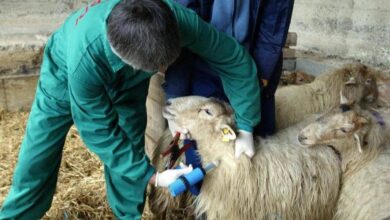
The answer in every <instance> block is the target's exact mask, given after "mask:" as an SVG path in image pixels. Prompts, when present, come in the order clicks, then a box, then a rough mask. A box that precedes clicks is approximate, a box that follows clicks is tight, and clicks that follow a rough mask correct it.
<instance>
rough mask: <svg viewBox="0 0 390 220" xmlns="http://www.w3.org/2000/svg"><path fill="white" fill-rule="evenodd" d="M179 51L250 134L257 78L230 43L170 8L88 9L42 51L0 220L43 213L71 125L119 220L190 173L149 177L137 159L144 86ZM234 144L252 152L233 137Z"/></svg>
mask: <svg viewBox="0 0 390 220" xmlns="http://www.w3.org/2000/svg"><path fill="white" fill-rule="evenodd" d="M181 47H185V48H187V49H189V50H191V51H192V52H194V53H196V54H198V55H199V56H200V57H202V58H204V59H205V60H206V61H207V62H208V63H210V64H211V66H212V67H213V68H215V69H216V70H217V71H218V73H219V74H220V75H221V78H222V81H223V85H224V89H225V91H226V94H227V95H228V98H229V100H230V101H231V104H232V106H233V108H234V110H235V117H236V121H237V127H238V128H239V129H243V130H247V131H251V129H252V128H253V127H254V126H255V125H256V124H257V123H258V122H259V120H260V118H259V117H260V113H259V111H260V106H259V105H260V104H259V101H258V100H260V97H259V93H260V91H259V85H258V79H257V76H256V72H257V71H256V66H255V63H254V62H253V60H252V59H251V57H250V55H249V54H248V53H247V52H245V50H244V49H243V48H242V47H241V46H239V44H238V43H236V41H235V40H233V38H231V37H228V36H226V35H224V34H222V33H220V32H217V31H216V30H215V29H214V28H213V27H211V26H210V25H209V24H207V23H205V22H203V21H202V20H201V19H199V18H198V17H197V15H196V14H195V13H194V12H193V11H190V10H188V9H186V8H183V7H181V6H180V5H178V4H176V3H174V2H172V1H171V0H125V1H120V0H96V1H95V2H93V3H91V4H89V5H88V6H86V7H85V8H82V9H80V10H78V11H76V12H74V13H73V14H72V15H70V17H69V18H68V19H67V20H66V21H65V23H64V24H63V25H62V26H61V27H60V28H59V29H58V30H57V31H55V32H54V33H53V35H52V36H51V37H50V39H49V40H48V42H47V46H46V49H45V53H44V59H43V64H42V66H41V75H40V79H39V82H38V86H37V92H36V97H35V101H34V103H33V106H32V109H31V113H30V118H29V120H28V124H27V128H26V135H25V137H24V140H23V143H22V146H21V150H20V154H19V160H18V164H17V166H16V169H15V173H14V178H13V182H12V186H11V189H10V192H9V195H8V197H7V198H6V200H5V201H4V203H3V206H2V208H1V210H0V219H28V220H31V219H39V218H41V217H42V216H43V215H44V213H45V212H46V211H47V210H48V209H49V208H50V205H51V201H52V198H53V194H54V191H55V186H56V182H57V176H58V170H59V166H60V162H61V154H62V148H63V145H64V141H65V136H66V134H67V132H68V130H69V128H70V126H71V125H72V124H73V123H75V125H76V127H77V129H78V131H79V132H80V135H81V137H82V139H83V141H84V142H85V144H86V145H87V147H88V148H89V149H90V150H91V151H92V152H94V153H95V154H97V155H98V156H99V158H100V160H101V161H102V162H103V164H104V172H105V179H106V184H107V199H108V202H109V204H110V207H111V208H112V210H113V212H114V214H115V216H116V217H117V218H118V219H140V218H141V214H142V211H143V207H144V200H145V189H146V186H147V184H148V183H151V184H156V185H157V186H160V187H167V186H168V185H169V184H170V183H172V182H173V181H174V180H176V179H177V178H178V177H179V176H180V175H183V174H185V173H188V172H189V171H191V168H190V167H189V168H183V169H179V170H167V171H164V172H162V173H159V174H155V169H154V168H153V167H152V166H151V165H150V163H149V160H148V158H147V157H146V155H145V152H144V131H145V125H146V109H145V100H146V96H147V92H148V85H149V79H150V77H151V76H152V75H153V73H155V72H157V71H158V70H159V69H164V68H166V67H167V66H169V65H170V64H171V63H173V62H174V60H175V59H176V58H177V57H178V55H179V53H180V49H181ZM251 141H252V143H251ZM237 142H238V143H240V144H241V147H242V146H249V148H250V147H252V146H253V140H248V139H246V140H245V139H244V140H240V135H239V136H238V140H237ZM243 143H244V145H243ZM246 143H248V144H246ZM245 144H246V145H245ZM236 147H237V143H236ZM252 148H253V147H252ZM252 151H253V149H252Z"/></svg>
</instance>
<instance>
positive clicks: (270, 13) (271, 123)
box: [164, 0, 294, 136]
mask: <svg viewBox="0 0 390 220" xmlns="http://www.w3.org/2000/svg"><path fill="white" fill-rule="evenodd" d="M176 1H177V2H179V3H181V4H182V5H184V6H186V7H188V8H191V9H193V10H194V11H195V12H196V13H198V14H199V15H200V16H201V17H202V18H203V19H204V20H206V21H207V22H209V23H210V24H212V25H213V26H215V27H216V28H217V29H218V30H220V31H222V32H225V33H226V34H228V35H230V36H232V37H234V38H235V39H236V40H237V41H238V42H240V43H241V45H243V46H244V47H245V48H246V49H247V50H248V51H250V52H251V55H252V57H253V58H254V60H255V62H256V65H257V69H258V75H259V78H261V79H266V80H268V86H267V87H265V88H263V90H262V98H261V99H262V100H261V104H262V107H261V111H262V112H261V116H262V117H261V122H260V124H259V126H257V127H256V128H255V133H257V134H259V135H263V136H265V135H271V134H273V133H274V132H275V100H274V99H275V98H274V94H275V91H276V88H277V85H278V83H279V78H280V75H281V72H282V61H283V56H282V48H283V46H284V44H285V42H286V37H287V33H288V28H289V25H290V20H291V15H292V9H293V5H294V0H284V1H279V0H176ZM164 88H165V92H166V93H167V98H174V97H180V96H186V95H200V96H205V97H216V98H219V99H222V100H225V101H228V99H227V97H226V96H225V94H224V90H223V87H222V83H221V80H220V78H219V76H218V75H217V74H216V71H214V70H213V69H212V68H211V67H210V66H209V65H208V64H207V63H206V62H204V61H202V60H201V59H200V58H198V57H197V56H195V55H194V54H192V53H190V52H189V51H186V50H184V51H183V52H182V54H181V57H180V58H179V59H178V60H177V61H176V62H175V63H174V64H173V65H172V66H171V67H170V68H169V69H168V71H167V73H166V84H165V86H164ZM259 101H260V100H259Z"/></svg>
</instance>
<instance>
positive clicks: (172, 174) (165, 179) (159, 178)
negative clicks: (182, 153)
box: [155, 164, 192, 187]
mask: <svg viewBox="0 0 390 220" xmlns="http://www.w3.org/2000/svg"><path fill="white" fill-rule="evenodd" d="M180 166H181V167H183V168H180V169H170V170H165V171H164V172H162V173H156V177H155V186H159V187H168V186H169V185H171V183H173V182H175V180H176V179H177V178H179V177H180V176H182V175H185V174H187V173H189V172H191V171H192V166H191V165H190V166H189V167H187V166H185V165H183V164H180Z"/></svg>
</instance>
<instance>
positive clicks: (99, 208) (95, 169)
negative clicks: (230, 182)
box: [0, 111, 174, 220]
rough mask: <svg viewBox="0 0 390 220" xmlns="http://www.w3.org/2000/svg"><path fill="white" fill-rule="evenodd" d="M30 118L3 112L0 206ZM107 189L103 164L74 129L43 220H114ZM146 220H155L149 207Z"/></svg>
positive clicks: (25, 115)
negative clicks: (53, 194) (106, 196)
mask: <svg viewBox="0 0 390 220" xmlns="http://www.w3.org/2000/svg"><path fill="white" fill-rule="evenodd" d="M27 118H28V113H23V112H17V113H7V112H5V113H4V112H3V113H1V111H0V173H1V178H0V204H2V202H3V200H4V198H5V196H6V195H7V193H8V190H9V186H10V184H11V179H12V174H13V170H14V167H15V164H16V161H17V157H18V152H19V146H20V143H21V141H22V138H23V135H24V129H25V123H26V120H27ZM104 187H105V184H104V178H103V168H102V164H101V163H100V162H99V160H98V159H97V157H96V156H95V155H93V154H91V153H90V152H89V151H88V150H87V148H86V147H85V146H84V144H83V143H82V141H81V140H80V138H79V136H78V134H77V131H76V129H74V128H72V129H71V130H70V132H69V134H68V137H67V140H66V144H65V147H64V151H63V157H62V164H61V168H60V174H59V178H58V184H57V191H56V194H55V196H54V200H53V204H52V207H51V209H50V210H49V211H48V212H47V213H46V215H45V217H44V218H43V219H114V216H113V214H112V213H111V211H110V209H109V207H108V205H107V202H106V200H105V188H104ZM143 219H145V220H148V219H152V214H151V213H150V211H148V208H147V207H146V208H145V212H144V214H143ZM173 219H174V218H173Z"/></svg>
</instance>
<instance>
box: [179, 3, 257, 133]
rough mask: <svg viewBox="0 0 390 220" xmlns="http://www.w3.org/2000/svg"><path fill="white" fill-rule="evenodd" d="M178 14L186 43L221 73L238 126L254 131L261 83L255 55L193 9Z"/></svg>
mask: <svg viewBox="0 0 390 220" xmlns="http://www.w3.org/2000/svg"><path fill="white" fill-rule="evenodd" d="M177 14H178V15H180V16H178V23H179V28H180V31H181V38H182V39H181V40H182V44H183V46H184V47H186V48H188V49H189V50H191V51H192V52H194V53H195V54H197V55H199V56H200V57H201V58H203V59H204V60H205V61H207V62H208V63H209V64H210V65H211V67H212V68H214V69H215V70H216V71H217V72H218V73H219V74H220V77H221V80H222V84H223V87H224V91H225V93H226V95H227V97H228V98H229V101H230V103H231V105H232V107H233V109H234V111H235V117H236V121H237V126H238V128H239V129H243V130H246V131H252V129H253V127H254V126H256V125H257V124H258V123H259V121H260V86H259V80H258V77H257V70H256V64H255V62H254V61H253V59H252V57H251V56H250V55H249V53H248V52H247V51H246V50H245V49H244V48H243V47H242V46H241V45H240V44H239V43H238V42H237V41H236V40H235V39H234V38H232V37H229V36H227V35H226V34H224V33H222V32H219V31H217V30H216V29H215V28H214V27H212V26H211V25H210V24H208V23H206V22H204V21H203V20H201V19H200V18H199V17H198V16H197V15H196V14H195V13H193V12H192V11H189V10H187V9H185V8H183V9H182V10H181V13H180V12H177Z"/></svg>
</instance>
